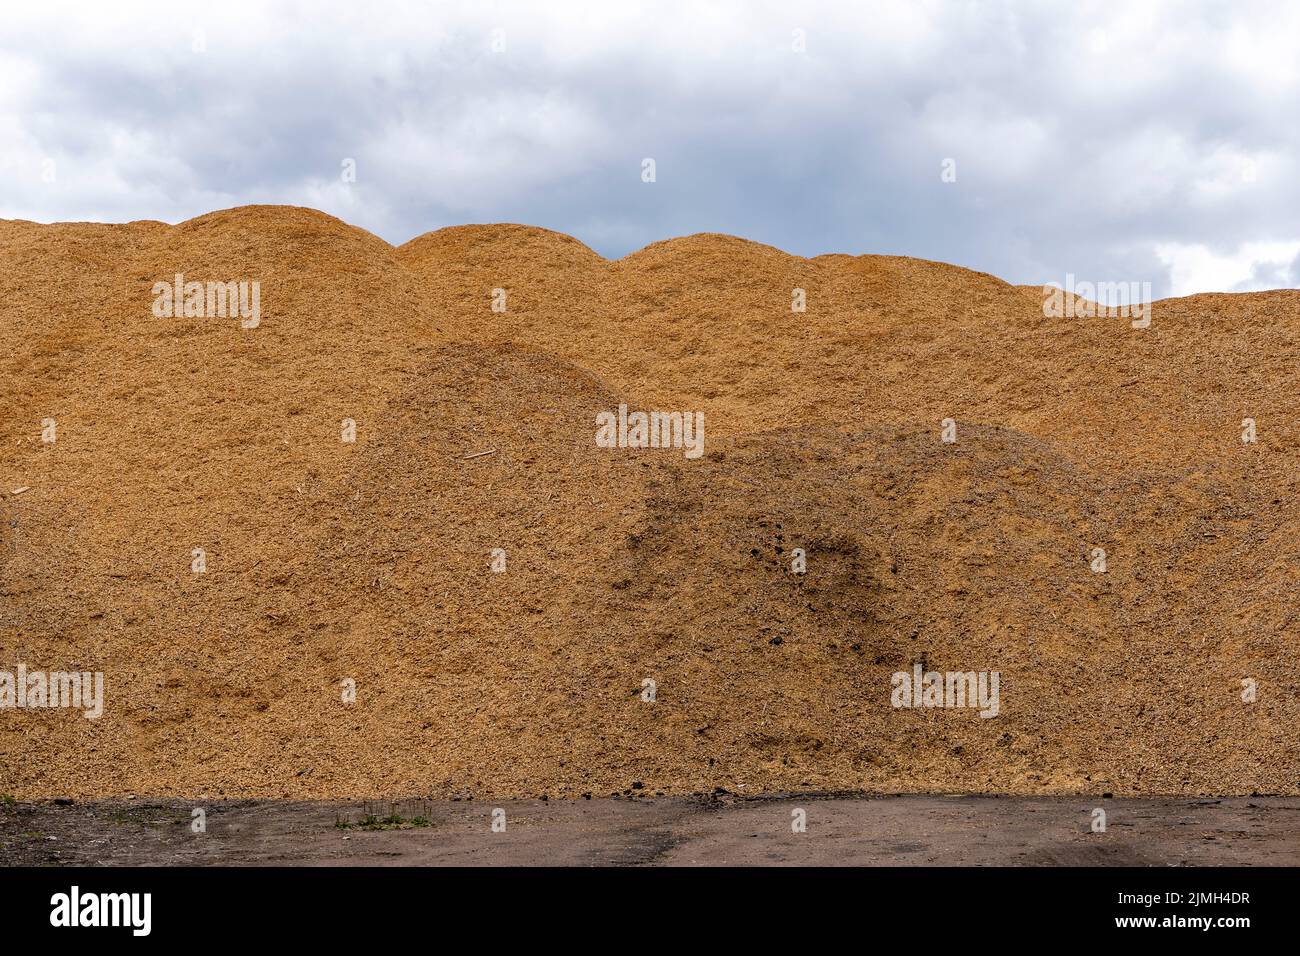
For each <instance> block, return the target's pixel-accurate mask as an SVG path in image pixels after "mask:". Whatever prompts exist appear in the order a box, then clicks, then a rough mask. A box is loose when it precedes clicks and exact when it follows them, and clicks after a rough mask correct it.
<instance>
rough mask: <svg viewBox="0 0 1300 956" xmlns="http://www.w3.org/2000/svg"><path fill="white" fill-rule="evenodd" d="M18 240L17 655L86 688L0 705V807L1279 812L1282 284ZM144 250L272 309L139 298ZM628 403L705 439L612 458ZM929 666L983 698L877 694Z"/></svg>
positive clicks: (488, 235)
mask: <svg viewBox="0 0 1300 956" xmlns="http://www.w3.org/2000/svg"><path fill="white" fill-rule="evenodd" d="M0 255H2V257H3V262H4V265H5V268H4V269H3V270H0V296H2V297H3V302H4V303H5V306H4V308H3V309H2V310H0V332H2V333H3V340H4V343H5V350H4V354H3V356H0V369H2V370H3V376H2V377H0V408H3V415H0V448H2V449H3V452H2V453H0V493H2V496H0V519H2V520H0V671H8V672H14V671H15V670H16V668H17V666H18V664H19V663H20V662H21V663H22V664H23V665H24V666H25V667H26V668H27V669H28V670H29V671H35V670H40V671H46V672H48V671H59V670H64V671H72V670H76V671H86V672H95V671H102V672H103V673H104V675H105V682H106V684H105V697H104V712H103V715H102V716H101V717H100V718H99V719H97V720H89V719H86V718H85V717H84V716H83V714H82V712H81V711H80V710H77V709H73V708H67V709H43V710H38V709H18V708H13V709H2V710H0V792H3V793H13V794H15V795H16V796H18V797H20V798H36V797H47V796H73V797H93V796H108V795H122V794H131V793H135V794H173V795H182V796H194V797H199V796H226V797H232V796H268V797H293V798H313V797H364V796H380V795H386V796H393V795H430V796H469V795H473V796H476V797H477V796H502V797H504V796H537V795H541V794H547V795H549V796H561V797H574V796H579V795H582V794H585V793H591V794H594V795H597V796H602V795H608V794H610V793H614V792H620V793H621V792H629V793H656V792H662V793H679V792H685V791H699V790H712V789H714V788H715V787H724V788H726V789H728V790H731V791H738V792H742V793H755V792H762V791H777V790H807V789H822V790H844V789H863V790H868V791H945V792H947V791H993V792H1013V793H1061V792H1076V791H1078V792H1099V791H1112V792H1115V793H1124V794H1131V793H1159V794H1173V793H1187V794H1193V793H1195V794H1228V793H1251V792H1269V793H1287V794H1294V793H1298V792H1300V743H1298V741H1300V720H1298V718H1300V694H1298V691H1300V666H1298V665H1297V661H1298V653H1300V651H1298V648H1300V612H1298V611H1297V607H1298V601H1297V595H1298V594H1300V508H1297V506H1296V490H1297V488H1296V485H1297V482H1298V481H1300V468H1298V466H1300V424H1298V423H1300V387H1298V386H1300V381H1298V379H1300V374H1298V372H1297V359H1298V358H1300V292H1293V291H1282V292H1272V293H1260V294H1250V295H1206V296H1195V297H1192V298H1188V299H1182V300H1172V301H1165V302H1160V303H1157V304H1156V306H1155V308H1154V312H1153V315H1152V322H1151V325H1150V327H1149V328H1146V329H1134V328H1132V327H1131V325H1130V322H1129V320H1128V319H1127V318H1114V317H1097V318H1069V319H1062V318H1047V317H1045V316H1044V310H1043V308H1042V291H1041V290H1040V289H1030V288H1021V287H1015V286H1011V285H1007V284H1006V283H1004V282H1001V281H999V280H998V279H995V278H993V277H991V276H987V275H983V274H980V273H974V272H970V271H967V270H964V269H960V268H956V267H953V266H948V265H943V264H939V263H931V262H922V261H917V260H912V259H904V258H895V257H886V256H861V257H856V258H855V257H848V256H822V257H818V258H816V259H811V260H808V259H801V258H798V257H794V256H789V255H786V254H785V253H782V252H780V251H778V250H776V249H772V248H769V247H766V246H761V245H758V244H755V243H752V242H746V241H744V240H741V239H736V238H733V237H728V236H719V235H699V236H692V237H689V238H684V239H674V240H670V241H667V242H660V243H655V244H654V245H651V246H648V247H646V248H645V249H642V250H640V251H639V252H636V253H633V254H632V255H630V256H627V257H626V258H624V259H621V260H618V261H614V262H609V261H606V260H604V259H603V258H601V257H600V256H599V255H597V254H596V253H594V252H592V251H591V250H590V249H588V248H587V247H585V246H583V245H582V244H581V243H579V242H577V241H576V240H574V239H572V238H570V237H567V236H563V235H559V234H556V233H551V232H547V231H545V230H540V229H533V228H528V227H523V226H506V225H498V226H462V227H456V228H451V229H443V230H439V231H437V232H434V233H430V234H428V235H426V236H422V237H420V238H419V239H416V240H414V241H412V242H410V243H407V244H406V245H404V246H402V247H400V248H397V249H394V248H393V247H391V246H389V245H388V244H386V243H384V242H383V241H381V240H379V239H377V238H376V237H374V236H372V235H370V234H368V233H365V232H363V231H361V230H358V229H355V228H352V227H349V226H347V225H346V224H344V223H342V222H340V221H338V220H336V219H333V218H331V217H329V216H326V215H324V214H322V213H318V212H314V211H311V210H304V209H297V208H288V207H246V208H240V209H234V210H228V211H224V212H219V213H213V214H210V215H207V216H203V217H200V218H198V219H195V220H191V221H189V222H186V223H182V224H180V225H178V226H168V225H164V224H161V223H154V222H137V223H131V224H127V225H89V224H59V225H49V226H46V225H35V224H32V223H25V222H3V223H0ZM175 273H183V274H184V275H185V277H186V279H187V280H195V281H232V280H234V281H238V280H257V281H258V282H259V283H260V288H261V315H260V325H258V327H257V328H241V324H240V321H239V319H238V318H228V317H227V318H221V317H212V318H209V317H188V318H187V317H179V316H178V317H172V318H158V317H156V316H155V315H154V314H153V313H152V311H151V306H152V304H153V302H154V300H155V293H154V290H153V287H154V284H155V283H158V282H171V281H172V279H173V276H174V274H175ZM795 288H800V289H804V290H806V299H807V310H806V312H802V313H797V312H792V311H791V302H792V290H793V289H795ZM498 289H499V290H503V291H504V301H505V311H504V312H500V311H494V310H493V308H492V306H493V302H494V290H498ZM498 300H499V297H498ZM620 403H626V404H627V405H628V406H629V408H630V409H632V410H643V411H650V410H660V411H681V412H694V411H700V412H703V413H704V416H705V421H706V424H707V427H706V433H705V446H704V448H705V450H704V454H703V455H702V456H701V457H699V458H695V459H691V458H688V457H687V456H686V455H685V454H684V453H683V451H682V450H681V449H676V448H667V449H660V448H646V449H636V448H632V449H626V448H613V449H611V448H601V447H598V446H597V444H596V442H595V439H594V436H595V432H596V424H595V419H596V415H597V414H598V413H600V412H603V411H616V410H617V409H618V406H619V405H620ZM947 418H951V419H954V420H955V422H956V429H957V440H956V442H954V443H945V442H943V441H941V426H940V422H941V421H942V420H943V419H947ZM1246 418H1251V419H1254V420H1255V422H1256V427H1257V440H1256V441H1254V442H1243V441H1242V431H1243V424H1242V423H1243V419H1246ZM47 419H53V420H54V421H55V423H56V425H57V433H56V434H57V438H56V440H55V441H54V442H52V443H51V442H47V441H43V440H42V429H43V424H42V423H43V422H44V421H45V420H47ZM345 419H351V420H353V421H355V423H356V440H355V442H347V441H343V440H342V435H343V431H342V429H343V423H344V420H345ZM24 488H25V489H27V490H25V491H22V492H21V493H15V492H17V491H18V489H24ZM1097 548H1104V549H1105V552H1106V570H1105V572H1104V573H1098V572H1096V571H1094V563H1095V561H1094V549H1097ZM194 549H202V551H203V555H204V560H205V567H206V570H205V572H204V573H194V571H193V561H194ZM494 549H502V551H501V552H497V551H495V550H494ZM795 549H802V550H803V551H804V552H805V553H806V562H807V569H806V573H804V574H797V573H794V572H793V571H792V561H793V556H794V551H795ZM502 559H504V562H505V570H504V571H500V572H497V571H494V570H493V563H494V561H495V562H496V563H497V566H498V567H499V566H500V561H501V560H502ZM916 664H921V665H922V667H923V670H925V671H931V670H933V671H938V672H948V671H961V672H967V671H977V672H993V671H997V672H998V673H999V675H1000V704H999V712H998V715H997V716H996V717H995V718H990V719H985V718H982V717H981V716H980V714H979V713H978V712H977V710H975V709H972V708H912V709H909V708H895V707H894V706H892V704H891V691H892V684H891V676H892V675H893V674H894V673H895V672H899V671H903V672H909V673H910V672H911V671H912V669H913V667H914V665H916ZM647 680H650V681H653V682H654V685H653V689H654V698H655V699H654V700H653V701H648V700H646V699H643V698H644V697H645V696H646V693H647V685H646V684H645V683H644V682H645V681H647ZM1243 681H1247V682H1250V683H1251V686H1253V687H1255V688H1256V691H1255V695H1254V699H1253V701H1249V702H1248V701H1245V700H1243V693H1246V690H1245V687H1246V685H1244V684H1243ZM350 686H354V687H355V701H354V702H345V700H344V699H343V698H344V697H345V696H346V694H347V692H348V688H349V687H350Z"/></svg>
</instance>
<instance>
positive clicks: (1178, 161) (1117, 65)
mask: <svg viewBox="0 0 1300 956" xmlns="http://www.w3.org/2000/svg"><path fill="white" fill-rule="evenodd" d="M105 6H106V7H109V6H111V5H105ZM611 6H617V9H610V7H611ZM1076 6H1077V5H1076V4H1072V3H1060V4H1053V5H1047V4H1028V3H1026V4H1010V3H981V4H970V5H964V4H963V5H958V4H955V3H940V2H930V3H926V2H911V3H899V2H887V3H877V4H871V3H866V4H860V5H859V4H854V5H830V4H828V5H821V6H819V5H813V6H799V7H798V8H797V9H796V8H793V7H792V8H791V9H789V10H786V9H783V8H782V7H781V6H780V5H776V4H771V5H762V6H755V5H753V4H742V3H724V4H716V5H706V4H699V3H682V4H673V3H669V4H663V3H656V4H646V5H644V6H642V7H640V8H635V7H629V6H623V5H610V4H599V3H596V4H567V3H559V4H547V5H536V4H523V3H519V4H515V3H501V4H497V5H495V6H493V5H491V4H484V3H466V4H434V5H428V4H409V5H391V6H390V5H387V4H382V5H379V4H377V5H357V4H337V5H333V6H332V7H331V6H329V5H324V4H292V5H282V6H276V7H271V8H261V7H257V6H252V5H250V6H247V7H242V6H240V5H239V4H234V5H230V6H224V5H223V6H222V7H220V8H209V7H208V6H206V5H195V6H193V7H191V8H188V9H187V8H185V7H184V6H183V5H182V6H179V7H178V6H177V5H176V4H174V3H168V4H158V5H157V6H139V7H132V8H130V9H129V10H128V11H127V12H125V13H124V12H122V11H121V10H117V9H104V10H98V11H88V10H86V9H84V8H79V7H77V6H68V7H64V6H62V5H60V4H57V3H55V4H41V5H38V6H35V7H32V8H27V9H25V10H24V11H23V12H19V13H13V12H11V13H10V14H9V17H10V20H11V22H10V23H9V24H8V26H7V29H6V32H5V33H4V35H3V36H0V79H3V82H0V146H2V147H3V148H2V149H0V216H3V217H6V218H29V219H36V220H39V221H53V220H62V219H103V220H110V221H114V220H129V219H138V218H158V219H164V220H167V221H178V220H181V219H185V218H188V217H191V216H194V215H198V214H200V213H203V212H207V211H209V210H211V209H214V208H221V207H224V206H230V205H238V204H243V203H249V202H288V203H300V204H304V205H312V206H316V207H318V208H321V209H324V210H325V211H327V212H330V213H333V214H334V215H337V216H339V217H340V218H343V219H345V220H347V221H349V222H352V223H355V224H357V225H360V226H362V227H365V228H367V229H370V230H372V231H374V232H376V233H377V234H379V235H381V236H383V237H384V238H385V239H387V240H389V241H390V242H393V243H400V242H403V241H405V240H407V239H409V238H411V237H413V236H415V235H418V234H419V233H422V232H425V231H427V230H429V229H435V228H438V227H440V226H444V225H451V224H457V223H462V222H484V221H501V220H505V221H516V222H527V223H532V224H535V225H540V226H546V227H548V228H552V229H558V230H560V231H563V232H568V233H571V234H573V235H575V236H577V237H578V238H579V239H581V240H583V241H584V242H586V243H588V244H589V245H591V246H592V247H593V248H595V249H597V250H598V251H600V252H601V253H603V254H605V255H607V256H611V257H612V256H619V255H623V254H625V253H627V252H629V251H631V250H633V249H636V248H639V247H640V246H643V245H645V244H647V243H649V242H653V241H655V240H658V239H662V238H667V237H669V236H674V235H682V234H685V233H690V232H696V231H714V232H730V233H735V234H738V235H742V236H745V237H747V238H751V239H755V240H758V241H761V242H767V243H770V244H772V245H776V246H779V247H781V248H783V249H786V250H788V251H790V252H794V253H799V254H803V255H816V254H818V253H823V252H848V253H864V252H878V253H891V254H905V255H915V256H922V257H925V258H930V259H940V260H944V261H948V262H954V263H957V264H960V265H964V266H968V267H971V268H975V269H980V270H983V271H987V272H992V273H994V274H996V275H999V276H1001V277H1003V278H1005V279H1007V280H1009V281H1012V282H1022V283H1042V282H1045V281H1058V282H1059V281H1063V279H1064V276H1065V275H1066V273H1073V274H1075V275H1076V276H1078V277H1080V278H1083V279H1090V280H1093V281H1121V280H1123V281H1150V282H1152V284H1153V286H1154V288H1155V292H1156V294H1157V295H1164V294H1170V293H1174V294H1183V293H1186V292H1190V291H1196V290H1198V289H1218V288H1222V289H1230V288H1231V289H1242V288H1258V287H1269V286H1276V285H1279V284H1285V285H1291V284H1294V283H1295V282H1296V280H1297V278H1300V277H1298V276H1297V274H1296V251H1295V248H1294V247H1293V245H1292V244H1294V243H1296V242H1298V241H1300V225H1298V224H1296V223H1295V221H1294V217H1293V216H1290V215H1288V213H1289V211H1291V210H1294V209H1296V208H1298V206H1297V200H1298V199H1300V196H1298V195H1297V186H1296V181H1297V176H1296V174H1297V173H1298V172H1300V168H1297V166H1298V164H1297V155H1298V153H1297V136H1300V126H1298V125H1297V124H1296V123H1295V122H1294V119H1295V118H1296V107H1295V103H1296V102H1297V101H1298V100H1297V96H1296V94H1297V92H1298V91H1297V85H1300V68H1298V67H1297V65H1296V62H1295V58H1294V55H1293V52H1294V51H1293V50H1292V49H1291V48H1290V41H1289V38H1290V37H1294V36H1296V35H1297V34H1298V33H1300V31H1298V30H1297V28H1298V27H1300V12H1297V11H1296V10H1295V9H1294V8H1292V7H1289V6H1288V5H1287V4H1285V3H1259V4H1249V3H1209V2H1204V3H1201V4H1198V5H1193V6H1188V5H1184V4H1178V5H1176V6H1175V5H1174V4H1163V3H1147V4H1140V5H1133V4H1128V3H1114V4H1097V5H1087V11H1086V12H1083V11H1080V10H1077V9H1076ZM1135 7H1136V8H1137V9H1134V8H1135ZM495 31H500V32H499V33H497V32H495ZM796 31H802V34H797V33H796ZM799 36H802V37H803V38H804V40H805V42H806V49H805V50H804V51H802V52H800V51H799V50H797V49H796V46H797V42H796V41H797V37H799ZM494 40H496V41H497V43H496V46H497V47H498V49H495V50H494ZM502 46H503V47H504V49H499V48H500V47H502ZM645 157H653V158H654V159H655V161H656V164H657V181H656V182H655V183H653V184H647V183H643V182H642V181H641V177H640V173H641V161H642V159H643V158H645ZM345 159H353V160H355V162H356V168H357V181H356V182H355V183H344V182H343V181H342V179H341V176H340V171H341V165H342V163H343V162H344V160H345ZM945 159H952V160H953V161H954V162H955V164H956V173H957V176H956V181H955V182H944V181H943V180H942V178H941V168H942V163H943V162H944V160H945ZM51 164H52V165H51ZM51 179H52V181H51Z"/></svg>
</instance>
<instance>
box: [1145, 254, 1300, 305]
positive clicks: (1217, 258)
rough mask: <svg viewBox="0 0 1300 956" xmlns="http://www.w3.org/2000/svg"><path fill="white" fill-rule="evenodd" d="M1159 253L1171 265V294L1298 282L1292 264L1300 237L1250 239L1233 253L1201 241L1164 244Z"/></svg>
mask: <svg viewBox="0 0 1300 956" xmlns="http://www.w3.org/2000/svg"><path fill="white" fill-rule="evenodd" d="M1156 255H1158V256H1159V257H1160V261H1161V262H1163V263H1164V264H1165V265H1167V266H1168V267H1169V270H1170V279H1171V288H1170V294H1171V295H1175V296H1182V295H1195V294H1196V293H1198V292H1257V291H1260V290H1262V289H1273V288H1277V287H1278V285H1279V284H1280V282H1282V283H1286V284H1289V283H1290V282H1294V281H1295V278H1296V277H1295V276H1294V275H1293V273H1292V267H1293V265H1294V263H1295V261H1296V257H1297V256H1300V240H1294V241H1290V242H1248V243H1245V244H1244V245H1242V246H1241V247H1240V248H1239V249H1237V251H1236V252H1231V253H1222V252H1215V251H1213V250H1211V249H1210V248H1208V247H1207V246H1205V245H1204V244H1201V243H1196V244H1191V245H1187V244H1182V243H1161V244H1160V245H1159V246H1157V247H1156Z"/></svg>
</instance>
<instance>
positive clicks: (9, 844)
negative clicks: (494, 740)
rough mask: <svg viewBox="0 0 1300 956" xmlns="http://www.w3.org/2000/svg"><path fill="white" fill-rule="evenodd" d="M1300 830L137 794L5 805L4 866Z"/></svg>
mask: <svg viewBox="0 0 1300 956" xmlns="http://www.w3.org/2000/svg"><path fill="white" fill-rule="evenodd" d="M199 808H201V809H202V810H203V813H202V815H196V813H195V810H196V809H199ZM1097 808H1101V809H1103V810H1104V811H1105V813H1106V830H1105V832H1093V831H1092V821H1093V819H1094V811H1095V810H1096V809H1097ZM498 810H500V811H504V821H505V826H504V829H500V822H499V821H500V819H501V813H496V814H495V818H496V819H497V821H498V829H497V830H494V829H493V820H494V811H498ZM800 810H802V811H804V814H805V815H806V821H807V829H806V831H805V832H794V830H793V827H792V822H793V821H794V820H795V819H796V817H797V811H800ZM200 822H202V824H203V826H204V827H205V829H203V828H200V827H199V823H200ZM196 828H199V829H202V832H195V830H196ZM1298 832H1300V800H1297V799H1296V798H1294V797H1238V798H1225V799H1222V800H1213V799H1208V800H1190V799H1110V798H1103V797H1098V796H1076V797H985V796H891V797H864V796H859V795H832V794H800V795H792V796H781V797H762V798H745V797H738V796H734V795H731V794H721V795H713V796H701V797H662V798H644V799H609V798H603V799H594V800H581V799H579V800H550V801H543V800H521V801H503V802H482V801H478V800H472V801H470V800H466V801H419V800H415V801H401V802H399V803H395V804H390V803H371V804H363V803H355V802H349V803H341V802H315V803H291V802H283V801H228V802H208V803H194V802H182V801H176V800H145V799H136V800H113V801H96V802H88V803H55V802H40V803H6V804H4V805H0V865H5V866H64V865H74V866H75V865H94V864H98V865H121V866H137V865H165V866H173V865H181V866H210V865H219V866H259V865H261V866H265V865H303V866H339V865H365V866H376V865H378V866H440V865H523V866H529V865H569V866H590V865H621V866H622V865H625V866H643V865H661V866H662V865H670V866H671V865H686V866H690V865H727V864H739V865H763V864H777V865H787V864H788V865H810V864H811V865H841V864H842V865H872V866H909V865H912V866H915V865H960V866H970V865H1031V866H1055V865H1083V866H1107V865H1123V866H1229V865H1230V866H1296V865H1300V840H1298V839H1297V838H1296V834H1297V833H1298Z"/></svg>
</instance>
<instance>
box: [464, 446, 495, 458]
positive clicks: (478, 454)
mask: <svg viewBox="0 0 1300 956" xmlns="http://www.w3.org/2000/svg"><path fill="white" fill-rule="evenodd" d="M496 453H497V450H496V449H495V448H489V449H488V450H487V451H476V452H474V454H472V455H466V456H465V457H464V458H462V459H461V461H469V460H470V459H471V458H482V457H483V456H484V455H495V454H496Z"/></svg>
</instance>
